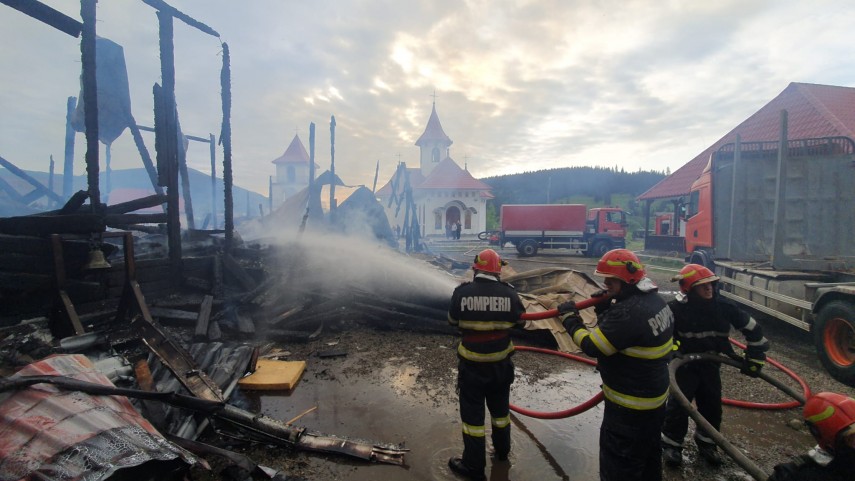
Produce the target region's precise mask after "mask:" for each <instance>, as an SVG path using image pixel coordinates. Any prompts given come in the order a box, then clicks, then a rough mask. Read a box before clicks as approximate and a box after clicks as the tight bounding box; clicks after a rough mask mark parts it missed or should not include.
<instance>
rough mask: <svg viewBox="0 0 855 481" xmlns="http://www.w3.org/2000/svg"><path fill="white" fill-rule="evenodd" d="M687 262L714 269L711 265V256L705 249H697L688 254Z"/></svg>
mask: <svg viewBox="0 0 855 481" xmlns="http://www.w3.org/2000/svg"><path fill="white" fill-rule="evenodd" d="M689 263H690V264H699V265H702V266H704V267H706V268H707V269H710V270H715V266H714V265H713V261H712V257H711V256H710V255H709V254H707V252H706V251H701V250H698V251H694V252H692V255H691V256H689Z"/></svg>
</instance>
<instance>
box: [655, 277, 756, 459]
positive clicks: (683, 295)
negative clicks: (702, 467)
mask: <svg viewBox="0 0 855 481" xmlns="http://www.w3.org/2000/svg"><path fill="white" fill-rule="evenodd" d="M718 279H719V278H718V276H716V275H715V274H713V272H712V271H710V270H709V269H707V268H706V267H704V266H702V265H699V264H687V265H686V266H684V267H683V268H682V269H681V270H680V273H679V274H678V275H677V276H675V277H674V278H673V279H672V280H675V281H679V285H680V292H679V293H678V294H677V298H676V299H675V300H673V301H671V302H669V303H668V306H669V307H670V308H671V311H672V312H673V313H674V342H675V343H676V344H677V345H678V346H679V349H678V351H677V355H680V354H690V353H700V352H712V353H723V354H728V355H731V356H735V354H734V352H733V348H732V347H731V345H730V342H729V340H728V336H729V335H730V330H731V327H733V328H735V329H737V330H739V331H741V332H742V334H743V335H744V336H745V339H746V341H747V342H746V349H745V353H744V356H743V358H742V359H743V365H742V372H743V373H744V374H747V375H749V376H752V377H757V376H758V375H759V374H760V370H761V369H762V368H763V364H764V363H765V361H766V350H768V349H769V341H767V340H766V338H765V337H763V330H762V329H761V328H760V325H759V324H757V321H755V320H754V319H752V318H750V317H748V315H747V314H745V313H744V312H742V311H741V310H739V309H737V308H736V306H734V305H732V304H728V303H725V302H719V300H718V296H717V294H716V281H718ZM720 368H721V364H720V363H717V362H705V361H699V362H692V363H688V364H685V365H683V366H680V368H679V369H678V370H677V372H676V373H675V378H676V381H677V385H678V386H679V387H680V390H681V391H682V392H683V394H685V395H686V398H688V400H689V402H691V401H692V400H693V399H694V401H695V404H697V407H698V412H699V413H700V414H701V415H702V416H703V417H704V418H705V419H706V420H707V421H709V423H710V424H711V425H712V427H714V428H715V429H716V430H720V428H721V413H722V411H721V374H720ZM688 429H689V414H688V413H687V412H686V410H685V409H683V407H682V406H680V403H679V402H678V401H677V399H676V398H674V396H671V397H670V399H669V400H668V405H667V407H666V409H665V423H664V425H663V426H662V446H663V456H664V457H665V464H667V465H669V466H679V465H680V464H681V463H682V462H683V455H682V452H683V438H685V437H686V432H687V431H688ZM694 438H695V444H696V445H697V447H698V454H699V455H700V457H702V458H703V459H704V460H706V461H707V462H708V463H710V464H711V465H713V466H718V465H720V464H721V463H722V459H721V455H720V454H719V452H718V448H717V447H716V445H715V442H714V441H713V439H712V437H710V435H709V434H708V433H705V432H704V431H703V430H701V429H697V430H695V435H694Z"/></svg>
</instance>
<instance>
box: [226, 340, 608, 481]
mask: <svg viewBox="0 0 855 481" xmlns="http://www.w3.org/2000/svg"><path fill="white" fill-rule="evenodd" d="M420 347H421V349H420V350H419V351H418V354H417V355H415V356H412V357H411V358H409V359H406V358H402V357H401V358H397V357H388V358H386V359H385V360H384V361H383V362H382V365H379V366H377V367H376V368H368V364H366V362H367V359H368V358H369V357H371V356H372V354H371V353H369V352H359V353H351V354H350V355H348V356H347V357H344V358H337V359H318V358H314V357H313V358H311V359H310V361H309V366H308V368H307V370H306V372H305V373H304V375H303V378H302V379H301V381H300V382H299V384H298V385H297V386H296V388H295V389H294V390H293V391H292V392H270V393H264V392H244V393H243V396H244V397H246V402H247V403H248V404H249V407H250V408H251V409H255V410H257V412H261V413H264V414H266V415H269V416H271V417H275V418H277V419H280V420H283V421H288V420H290V419H292V418H294V417H296V416H298V415H299V414H301V413H304V412H305V411H307V410H309V409H311V408H313V407H316V409H315V410H314V411H312V412H310V413H309V414H306V415H304V416H303V417H301V418H300V419H299V420H298V421H296V422H295V424H296V425H300V426H305V427H307V428H309V429H310V430H313V431H320V432H324V433H332V434H336V435H339V436H345V437H351V438H361V439H366V440H370V441H375V442H387V443H403V444H405V445H406V447H407V448H409V449H410V450H411V451H410V452H409V453H408V454H407V456H406V458H405V459H406V466H403V467H401V466H391V465H383V464H370V463H364V462H360V461H357V460H354V461H351V460H349V459H347V458H344V457H340V456H326V455H318V454H314V453H287V454H286V452H279V451H278V450H273V451H271V450H265V449H257V450H255V452H250V453H248V454H250V456H252V457H253V458H254V459H256V460H257V461H258V462H261V463H262V464H266V465H268V466H271V467H276V468H279V469H282V470H284V471H285V472H287V473H289V474H292V475H302V476H304V477H306V478H307V479H312V480H326V479H348V480H349V481H361V480H365V481H368V480H372V481H373V480H376V479H384V480H390V481H397V480H401V481H403V480H455V479H458V478H457V477H456V476H455V475H454V474H452V473H451V472H450V471H449V469H448V467H447V462H448V458H449V457H451V456H454V455H459V454H460V453H461V450H462V446H463V443H462V439H461V434H460V422H459V417H458V411H457V409H458V408H457V396H456V394H455V393H454V384H455V382H456V364H457V363H456V359H455V358H454V353H453V351H452V350H450V349H448V348H447V347H445V346H434V347H430V346H427V347H425V346H420ZM523 356H525V358H526V359H522V358H523ZM538 356H543V355H541V354H532V353H522V354H518V355H517V356H515V362H516V364H517V380H516V381H515V383H514V385H513V388H512V392H511V402H512V403H513V404H516V405H519V406H521V407H526V408H529V409H536V410H543V411H558V410H564V409H567V408H570V407H572V406H574V405H576V404H579V403H581V402H583V401H585V400H587V399H588V398H590V397H591V396H593V395H594V394H595V393H596V390H597V389H598V386H599V376H598V375H597V374H596V373H595V372H594V371H593V369H592V368H590V367H588V366H580V365H578V364H576V363H574V362H572V361H567V360H564V362H563V364H560V363H561V361H558V363H559V364H558V368H556V367H555V365H556V364H555V362H554V361H550V362H551V363H552V364H551V367H550V368H549V369H544V368H542V367H541V366H539V361H538V360H537V359H531V358H533V357H538ZM545 357H549V356H545ZM428 359H429V360H430V361H431V362H420V360H421V361H427V360H428ZM372 362H373V361H372ZM422 366H429V367H426V368H423V367H422ZM437 371H438V372H437ZM601 418H602V408H601V406H598V407H595V408H593V409H591V410H590V411H588V412H586V413H583V414H581V415H579V416H576V417H574V418H569V419H560V420H540V419H534V418H530V417H526V416H522V415H519V414H512V426H513V427H512V443H513V448H512V453H511V459H510V462H499V461H496V462H493V461H492V460H491V459H488V460H487V475H488V479H490V480H510V479H515V480H526V479H530V480H534V479H537V480H553V479H555V480H560V479H565V480H580V481H581V480H590V479H596V478H597V472H598V469H597V442H598V436H599V435H598V431H599V424H600V421H601ZM487 425H488V430H489V417H488V419H487ZM489 444H490V443H489V434H488V449H489ZM301 473H302V474H301Z"/></svg>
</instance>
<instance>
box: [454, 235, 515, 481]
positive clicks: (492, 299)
mask: <svg viewBox="0 0 855 481" xmlns="http://www.w3.org/2000/svg"><path fill="white" fill-rule="evenodd" d="M503 265H505V262H504V261H502V259H501V258H500V257H499V254H497V253H496V251H494V250H492V249H485V250H483V251H481V253H479V254H478V255H477V256H475V262H474V263H473V264H472V269H473V271H474V279H473V280H472V282H466V283H463V284H461V285H460V286H458V287H457V288H456V289H454V293H453V294H452V296H451V307H450V309H449V310H448V322H449V323H450V324H452V325H455V326H458V327H459V328H460V331H461V334H462V336H463V339H462V340H461V342H460V345H458V347H457V356H458V358H459V362H458V368H457V369H458V375H457V376H458V377H457V390H458V394H459V396H460V418H461V421H462V422H463V456H462V457H453V458H451V459H449V460H448V467H449V468H451V470H452V471H454V472H455V473H457V474H459V475H461V476H463V477H465V478H468V479H472V480H482V479H486V478H485V476H484V468H485V465H486V461H485V456H486V440H485V435H486V429H485V426H484V404H485V401H486V405H487V409H489V410H490V417H491V418H492V422H491V424H492V434H491V438H492V441H493V449H494V451H495V457H496V459H498V460H501V461H504V460H507V459H508V455H509V453H510V451H511V424H510V423H511V418H510V409H509V404H510V392H511V383H512V382H513V381H514V364H513V362H511V355H512V354H513V353H514V345H513V343H512V342H511V338H510V333H509V332H508V330H509V329H511V328H512V327H515V326H517V325H518V324H521V323H522V322H523V321H521V320H520V316H522V314H523V313H524V312H525V307H523V304H522V301H520V298H519V296H518V295H517V292H516V291H515V290H514V288H513V286H511V285H510V284H507V283H504V282H501V281H500V280H499V276H500V275H501V272H502V266H503Z"/></svg>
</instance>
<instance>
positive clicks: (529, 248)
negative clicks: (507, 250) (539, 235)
mask: <svg viewBox="0 0 855 481" xmlns="http://www.w3.org/2000/svg"><path fill="white" fill-rule="evenodd" d="M517 252H519V253H520V255H522V256H525V257H531V256H533V255H535V254H537V242H535V241H533V240H531V239H529V240H525V241H522V243H521V244H520V246H519V247H517Z"/></svg>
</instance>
